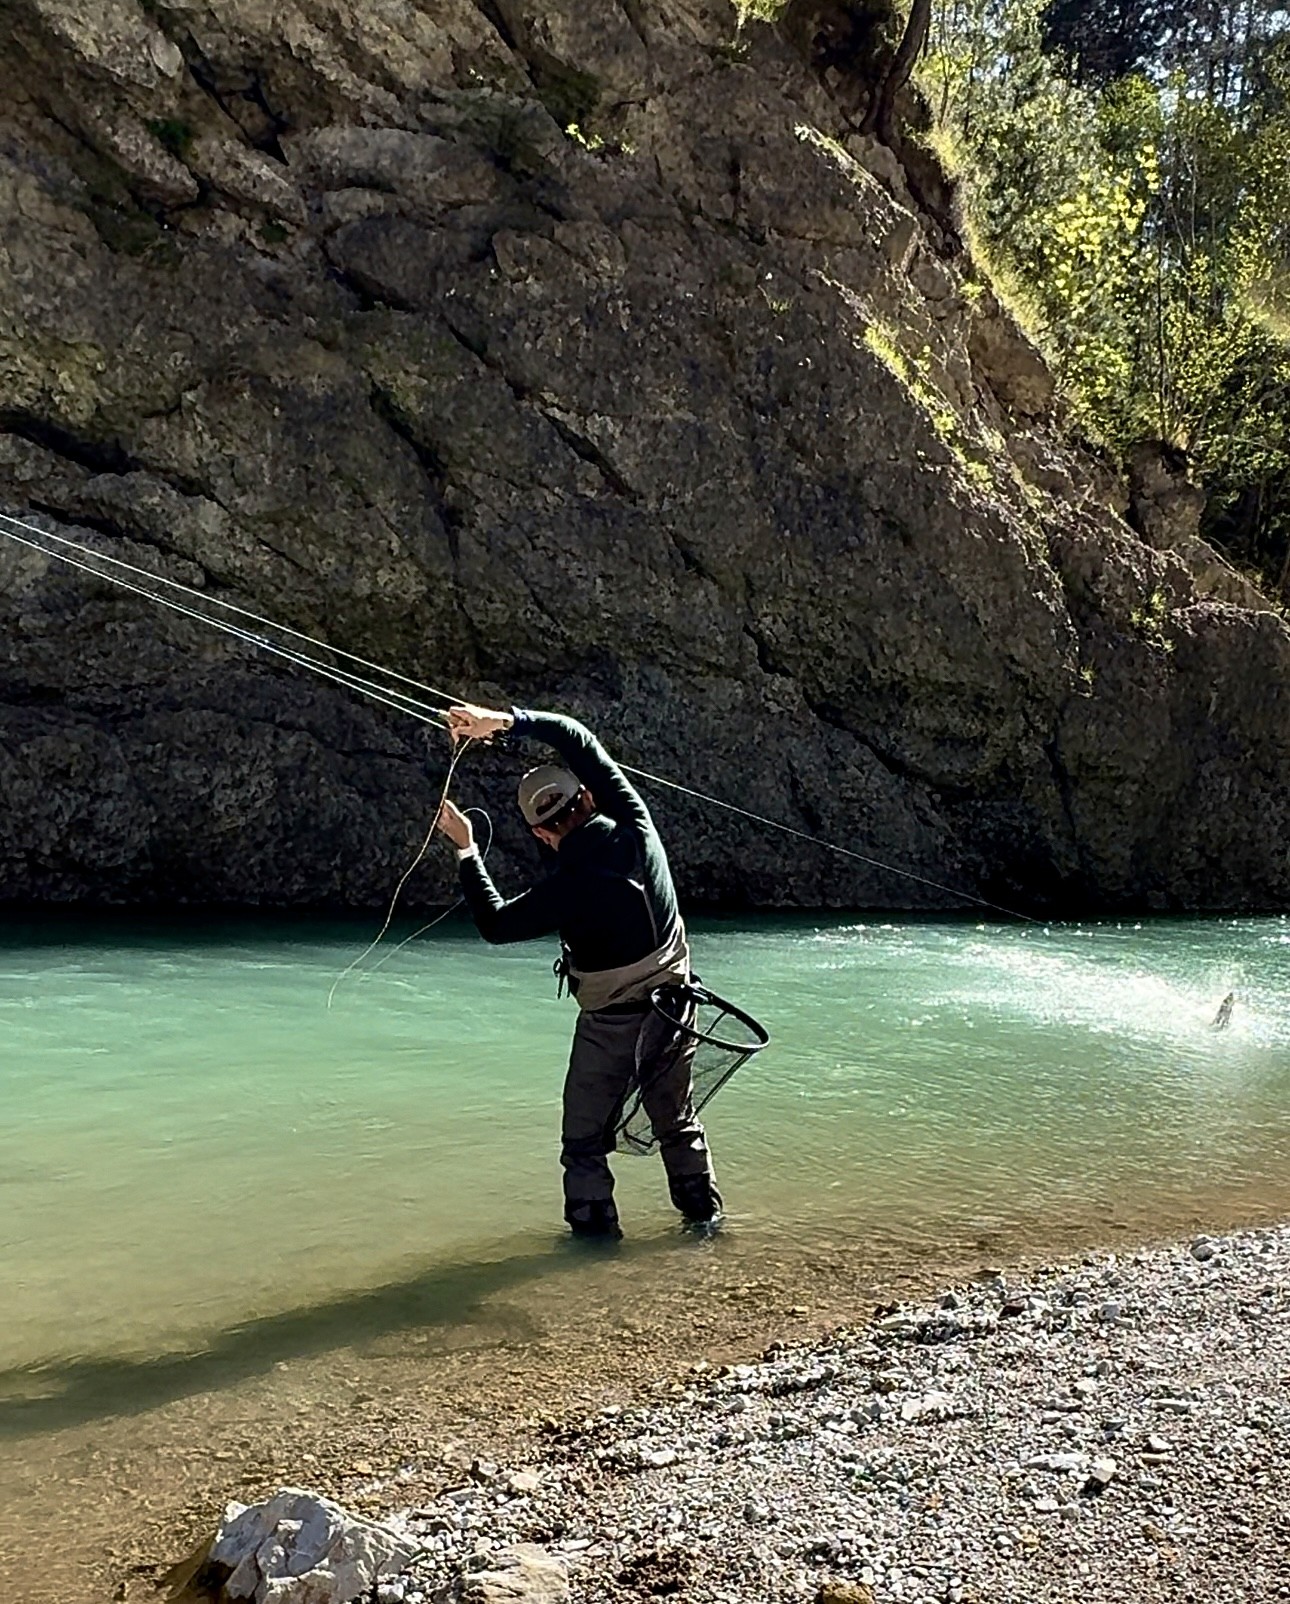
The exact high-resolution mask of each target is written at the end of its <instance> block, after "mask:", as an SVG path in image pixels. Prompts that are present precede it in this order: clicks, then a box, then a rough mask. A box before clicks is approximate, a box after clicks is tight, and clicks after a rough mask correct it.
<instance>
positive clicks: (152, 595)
mask: <svg viewBox="0 0 1290 1604" xmlns="http://www.w3.org/2000/svg"><path fill="white" fill-rule="evenodd" d="M5 516H7V515H6V514H4V513H0V518H4V517H5ZM29 527H32V528H34V527H35V526H34V525H31V526H29ZM36 532H37V533H38V534H39V533H41V531H39V530H37V531H36ZM0 535H4V536H6V538H7V539H9V540H12V541H15V542H16V543H17V544H18V545H20V546H27V547H29V548H30V549H31V550H32V551H38V552H39V553H40V554H41V556H43V557H53V558H54V559H55V560H56V561H58V562H61V563H66V564H67V565H68V566H69V567H72V568H77V569H79V570H80V571H81V572H82V573H86V574H89V575H90V576H91V577H92V578H94V579H105V580H107V581H108V582H109V583H110V584H113V585H116V586H118V587H119V588H120V589H122V590H126V591H129V592H130V593H131V594H132V595H135V596H142V597H143V598H144V599H145V600H146V601H151V602H156V603H157V605H158V606H159V607H166V608H169V610H170V611H171V612H173V613H181V614H182V615H183V616H184V617H185V618H195V619H196V620H197V622H198V623H199V624H209V625H210V627H211V628H212V629H216V630H219V632H220V633H221V634H223V635H229V636H232V638H233V639H235V640H240V641H242V642H243V643H244V644H246V645H248V646H258V647H260V648H261V649H262V650H263V651H266V652H272V653H273V655H274V656H275V657H281V658H283V659H285V661H287V662H288V663H294V664H296V665H297V666H298V667H301V668H309V669H312V670H313V672H314V673H316V674H320V675H321V676H322V677H323V678H324V679H329V680H333V681H334V682H335V683H336V684H337V685H343V686H345V687H346V688H347V689H349V690H355V691H358V692H359V693H360V695H363V696H367V697H370V698H371V700H372V701H374V702H381V703H383V704H384V705H385V706H386V707H390V708H393V709H394V711H395V712H397V713H406V714H408V716H409V717H410V718H415V719H418V720H419V721H420V722H421V723H422V724H436V725H438V726H440V727H441V728H445V729H446V728H447V725H446V723H445V721H444V718H443V712H442V710H441V709H439V708H432V707H430V706H429V705H428V704H427V703H424V702H418V701H417V700H416V699H415V698H414V697H411V696H407V695H406V694H405V693H404V692H403V691H397V690H393V689H392V688H390V687H389V686H381V685H377V684H375V683H374V682H373V681H371V680H367V679H364V678H362V676H360V675H358V674H351V673H350V671H349V670H348V669H344V668H336V667H334V666H332V665H331V664H329V663H322V662H319V661H318V660H317V659H316V658H313V657H309V656H307V655H306V654H305V653H303V652H298V651H296V650H295V649H294V648H293V647H290V646H277V645H275V644H274V643H273V642H272V641H270V640H265V638H264V637H263V636H262V635H254V634H252V633H251V631H250V630H246V629H243V628H242V627H241V626H240V625H238V624H234V623H231V622H226V621H225V620H223V619H220V618H212V617H210V615H209V614H207V613H202V612H198V611H197V609H196V608H193V607H186V606H185V605H184V604H183V603H182V602H178V601H175V600H173V598H171V597H169V596H158V595H157V594H156V592H155V591H151V590H148V589H146V588H145V587H144V586H142V585H136V584H133V583H132V582H131V581H130V580H128V579H122V578H121V577H120V576H119V575H117V574H105V573H104V572H103V571H102V570H101V569H98V568H94V567H92V566H91V565H90V564H89V563H84V562H81V561H79V560H78V559H77V558H75V557H68V556H66V555H64V553H62V552H57V551H49V550H47V549H46V548H45V547H44V546H42V545H40V544H39V543H38V542H37V541H34V540H27V539H25V538H24V537H23V536H22V535H16V534H14V533H13V531H12V530H10V529H0ZM80 549H82V550H83V551H85V552H86V553H87V554H88V555H89V556H91V557H95V558H99V557H102V556H103V554H102V553H100V552H96V551H94V549H93V548H92V547H88V546H86V547H82V548H80ZM105 560H109V561H110V560H114V559H105ZM125 566H127V567H128V566H130V565H129V564H126V565H125ZM134 571H135V572H136V573H140V574H143V576H144V577H145V578H159V577H160V576H159V575H150V574H148V572H147V570H146V569H135V570H134ZM171 583H175V582H174V581H171ZM180 589H183V590H188V589H189V587H188V586H180ZM189 593H190V594H191V595H194V596H196V597H198V599H199V600H211V601H214V600H215V598H214V597H203V596H202V593H201V592H200V591H190V592H189ZM223 605H226V606H231V605H232V604H231V603H225V604H223ZM236 610H237V611H239V612H240V611H242V610H243V609H240V608H239V609H236ZM248 616H250V617H255V616H256V615H255V614H249V615H248ZM265 622H266V623H269V624H270V627H272V628H283V627H284V626H281V625H274V624H272V621H271V620H265ZM287 633H288V634H295V633H296V631H294V630H288V631H287ZM305 638H308V637H305ZM340 655H341V656H346V655H348V654H346V653H341V654H340ZM398 677H399V678H402V676H398Z"/></svg>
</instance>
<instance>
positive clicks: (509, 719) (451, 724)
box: [448, 702, 515, 741]
mask: <svg viewBox="0 0 1290 1604" xmlns="http://www.w3.org/2000/svg"><path fill="white" fill-rule="evenodd" d="M514 722H515V717H514V715H513V714H511V713H494V712H492V711H491V710H490V709H489V708H487V707H475V706H474V705H473V704H472V703H470V702H462V703H460V704H459V705H458V706H456V707H450V708H449V709H448V733H449V734H450V735H451V736H452V738H453V740H454V741H490V740H492V738H493V736H494V735H500V734H501V733H502V731H503V730H509V729H510V727H511V725H512V724H514Z"/></svg>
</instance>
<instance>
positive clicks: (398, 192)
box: [0, 0, 1290, 910]
mask: <svg viewBox="0 0 1290 1604" xmlns="http://www.w3.org/2000/svg"><path fill="white" fill-rule="evenodd" d="M874 10H875V8H874V7H873V6H870V7H868V8H867V10H866V9H865V8H862V7H861V6H859V5H858V4H857V5H852V6H846V5H833V6H831V7H824V6H821V5H819V4H815V5H802V4H794V5H791V6H790V7H789V11H788V14H787V16H786V18H785V19H784V21H783V23H782V24H781V26H779V27H777V28H772V27H769V26H764V25H750V26H748V27H746V28H743V29H740V28H738V27H737V22H736V17H735V14H734V12H733V11H732V10H731V9H730V7H729V6H728V5H726V4H722V3H717V0H436V3H434V4H433V5H432V4H428V3H426V0H421V3H416V0H365V3H364V4H361V5H360V4H356V3H353V0H280V3H278V4H275V5H272V6H269V5H267V4H264V3H262V0H8V3H7V5H6V7H5V30H4V33H3V35H0V70H2V71H3V76H4V82H5V83H6V85H9V86H12V88H13V90H14V94H13V97H12V98H11V99H10V100H9V101H8V102H7V104H6V106H5V108H4V110H3V112H2V113H0V502H2V503H3V505H4V506H5V508H6V509H8V510H10V511H14V512H18V513H20V514H22V515H23V516H35V517H36V519H37V521H39V522H43V524H44V526H45V527H48V528H51V529H59V530H61V531H62V532H68V531H74V532H77V531H78V532H79V533H78V534H77V538H83V539H85V540H86V541H87V542H89V543H90V544H94V545H96V546H98V547H99V549H102V550H105V551H109V552H112V553H115V554H117V555H121V556H124V557H126V558H127V559H128V560H130V561H134V562H137V563H138V564H139V565H140V566H143V567H151V568H153V569H155V570H156V571H158V572H161V573H164V574H167V575H170V576H172V577H175V578H179V579H181V580H183V581H185V582H186V583H191V584H195V585H197V586H199V587H201V588H204V589H207V590H209V591H210V592H211V593H212V594H215V595H219V596H223V597H227V598H229V599H233V600H236V601H239V602H241V603H243V604H247V605H251V606H254V607H256V608H257V609H259V610H262V611H267V612H269V613H271V614H273V615H274V616H276V617H279V618H281V619H282V620H283V621H284V622H287V623H290V624H293V625H295V626H297V627H300V628H303V629H306V630H308V631H309V632H310V633H311V634H320V635H324V636H326V637H327V638H329V639H331V640H332V641H334V642H335V643H336V644H337V645H340V646H342V647H347V648H349V649H351V650H355V651H358V652H361V653H362V654H363V655H365V656H369V657H373V658H376V659H378V660H381V661H387V662H390V663H392V664H395V665H397V666H399V667H401V668H402V669H404V670H405V671H406V672H408V673H410V674H414V675H417V676H419V677H426V678H429V679H430V680H432V681H433V682H434V683H436V684H440V685H444V684H446V685H449V686H453V687H458V688H460V689H461V690H463V691H466V692H470V693H474V694H477V695H479V696H481V697H497V696H500V695H505V696H506V697H508V698H511V699H514V700H517V701H520V702H525V703H529V704H531V705H554V706H559V707H563V708H566V709H569V710H571V711H574V712H577V713H580V714H582V715H584V716H586V717H587V718H588V719H589V720H590V722H592V723H593V724H594V725H595V726H596V727H597V728H598V729H599V730H600V731H601V732H602V733H603V734H604V736H605V738H606V739H607V741H608V742H609V743H610V744H611V745H612V746H613V747H615V748H616V749H617V750H618V751H619V752H620V753H621V754H622V755H624V756H625V757H626V758H628V759H629V760H633V761H636V762H638V763H640V764H642V765H643V766H644V767H647V768H650V769H653V770H656V771H658V772H660V773H663V774H666V775H669V776H673V777H676V778H679V779H683V780H685V781H687V782H689V783H691V784H693V785H697V786H699V787H701V788H703V789H705V790H710V791H713V792H716V793H718V794H721V795H724V796H727V797H729V798H730V799H731V800H733V801H736V802H739V803H741V804H742V805H744V806H746V807H750V808H754V809H756V810H759V811H763V812H767V813H770V814H773V815H775V816H777V817H779V818H782V819H784V820H785V821H786V822H788V823H791V824H794V825H797V826H799V827H801V828H806V829H809V830H812V831H819V832H822V833H824V834H825V835H828V836H830V837H832V838H834V839H837V840H839V841H841V842H844V843H847V844H850V845H852V846H855V847H857V848H859V849H860V850H862V851H864V852H867V853H870V854H872V855H874V856H876V857H879V858H882V859H887V860H890V861H892V862H893V863H896V864H899V865H900V866H902V867H904V868H906V869H908V870H911V871H914V872H916V873H918V874H922V875H925V876H929V877H931V878H933V879H935V880H938V881H943V882H948V883H949V884H951V885H954V886H959V887H962V888H964V889H967V890H970V891H973V892H976V893H978V894H983V895H986V896H992V897H998V898H1000V899H1001V900H1004V901H1007V902H1011V903H1020V904H1022V905H1023V906H1025V907H1028V908H1031V909H1032V910H1033V909H1035V908H1041V907H1042V908H1048V909H1053V910H1076V909H1085V908H1090V907H1106V908H1109V907H1121V906H1130V905H1140V906H1149V907H1189V908H1195V907H1208V906H1220V905H1221V906H1233V905H1238V904H1240V905H1255V906H1270V905H1276V904H1281V905H1284V903H1285V902H1286V901H1287V899H1290V863H1288V861H1287V851H1286V845H1285V843H1286V825H1287V802H1286V798H1287V794H1288V793H1290V733H1288V730H1290V726H1288V724H1287V717H1286V714H1287V692H1288V690H1290V631H1288V630H1287V628H1286V626H1285V624H1284V623H1283V622H1282V620H1281V619H1280V618H1279V617H1278V616H1276V615H1275V614H1274V613H1272V612H1271V611H1266V610H1262V611H1261V610H1258V605H1257V604H1258V598H1257V597H1255V596H1253V595H1252V594H1249V593H1245V592H1242V591H1241V590H1240V589H1239V587H1238V588H1236V589H1233V588H1232V585H1233V584H1234V583H1235V581H1234V576H1231V575H1230V573H1229V572H1227V571H1225V570H1222V567H1221V564H1218V565H1217V568H1216V567H1215V565H1214V563H1211V561H1210V559H1211V558H1213V553H1212V552H1211V553H1208V555H1207V556H1205V557H1204V560H1203V561H1196V560H1193V558H1194V552H1192V550H1191V548H1190V547H1188V546H1187V544H1186V542H1185V541H1184V542H1183V543H1182V546H1181V547H1180V549H1179V550H1172V549H1169V538H1168V519H1167V518H1166V517H1165V515H1164V512H1162V510H1161V509H1162V506H1163V502H1162V499H1161V496H1160V495H1159V494H1157V495H1156V496H1155V499H1154V501H1153V502H1152V512H1151V517H1150V518H1148V519H1139V520H1138V524H1139V528H1141V529H1142V530H1143V532H1144V534H1143V536H1140V535H1139V534H1137V533H1135V532H1134V531H1133V530H1132V529H1131V528H1130V527H1129V525H1128V524H1127V523H1125V522H1123V521H1122V520H1121V518H1120V517H1119V516H1118V514H1117V512H1116V511H1115V510H1113V505H1114V501H1115V494H1114V489H1113V488H1111V489H1102V490H1099V489H1098V488H1097V487H1096V486H1095V484H1094V483H1093V480H1092V477H1091V469H1090V466H1089V465H1088V464H1086V463H1082V462H1081V461H1079V460H1077V459H1076V458H1074V457H1073V456H1072V455H1070V453H1068V452H1067V451H1066V450H1065V449H1064V448H1062V447H1061V446H1060V445H1059V444H1058V443H1057V435H1056V432H1055V429H1054V427H1053V423H1052V418H1051V411H1052V408H1053V395H1052V384H1051V381H1050V378H1049V375H1048V374H1047V372H1046V371H1045V369H1044V366H1043V364H1042V362H1041V361H1040V360H1039V358H1038V357H1037V355H1036V353H1035V352H1034V351H1033V350H1032V349H1031V348H1030V347H1029V346H1028V345H1027V343H1026V342H1025V340H1024V339H1023V338H1022V336H1021V335H1020V334H1019V333H1018V331H1017V330H1016V328H1015V327H1014V326H1013V325H1012V324H1011V323H1010V321H1009V319H1008V317H1007V316H1006V314H1005V313H1003V312H1002V311H1001V310H1000V308H999V307H998V306H997V305H996V304H995V303H994V301H993V299H992V297H991V296H990V294H989V293H988V291H983V290H981V289H979V288H977V287H975V286H974V285H973V284H972V282H971V280H970V264H968V263H967V262H966V260H965V259H964V258H963V256H962V254H961V250H960V247H959V245H958V242H957V240H956V238H955V237H954V229H953V219H952V217H951V216H949V215H948V214H947V212H946V209H945V206H944V199H943V197H944V194H945V185H944V183H943V181H942V180H940V179H938V176H937V174H936V172H935V168H934V165H933V164H932V163H931V162H930V161H929V159H928V158H927V157H926V156H925V155H922V154H920V153H919V151H918V149H917V147H916V145H915V144H914V143H913V141H912V140H909V139H906V141H905V144H904V148H901V146H900V140H899V137H897V148H895V149H893V148H891V147H889V146H888V145H885V144H881V143H879V142H877V141H876V140H875V139H874V138H872V137H871V136H867V135H865V134H863V133H861V132H859V131H858V130H859V129H861V128H862V126H863V125H864V120H865V110H866V107H867V106H868V105H870V104H871V103H872V97H873V94H874V93H875V83H874V77H873V75H874V72H875V70H876V68H875V65H874V63H875V60H876V59H877V57H876V55H875V52H874V51H873V50H871V49H869V44H870V43H871V35H872V36H873V37H876V34H875V33H874V30H875V29H876V28H877V23H875V22H874V19H873V18H872V17H870V16H869V15H868V12H872V11H874ZM1147 477H1148V478H1151V476H1150V475H1148V476H1147ZM1158 478H1159V476H1158V475H1156V477H1155V478H1154V479H1152V480H1151V482H1152V484H1153V485H1154V486H1155V489H1156V490H1157V491H1158V490H1159V484H1158ZM1170 504H1171V505H1172V503H1170ZM1189 538H1190V537H1189ZM1148 540H1149V542H1150V543H1148ZM1162 547H1163V548H1165V549H1161V548H1162ZM1206 551H1208V548H1206ZM1215 562H1216V559H1215ZM1234 599H1235V602H1240V601H1245V602H1251V601H1252V602H1254V603H1255V605H1254V606H1248V605H1247V606H1242V605H1236V604H1234ZM444 758H445V752H444V750H442V749H441V744H440V740H439V738H437V737H436V738H435V739H434V740H427V738H426V736H425V734H424V732H423V731H422V730H421V729H420V728H419V727H417V726H415V725H411V724H408V723H406V722H403V721H400V720H399V719H398V718H397V716H395V715H393V714H386V713H384V712H383V711H382V710H381V709H379V708H376V709H373V708H370V707H369V706H368V705H367V704H364V703H362V702H360V701H359V700H357V699H356V698H353V697H351V696H350V695H349V694H348V693H346V692H343V691H340V690H337V689H335V688H334V687H331V686H328V685H326V684H325V683H323V682H320V681H315V680H313V679H307V678H304V677H302V676H299V675H297V674H296V673H294V672H293V671H291V670H289V669H285V668H283V667H282V666H281V665H278V666H275V665H274V664H273V663H272V661H271V660H267V659H263V658H260V657H257V655H256V654H255V653H254V652H253V651H251V650H249V649H247V648H245V647H242V646H238V645H235V644H232V643H229V642H227V641H226V640H224V639H222V638H221V637H218V636H214V635H211V634H210V633H209V632H208V631H206V630H205V629H204V628H203V626H201V625H199V624H196V623H189V622H187V621H184V620H176V619H173V618H172V617H170V616H169V615H162V614H159V613H158V612H157V611H156V610H155V609H154V608H152V607H151V606H150V605H149V604H147V603H143V602H139V601H136V600H135V599H133V598H131V597H129V596H127V595H123V594H122V593H120V592H118V591H115V590H112V589H110V588H109V587H107V586H106V585H105V584H103V583H102V582H101V581H97V580H93V579H88V578H86V577H85V576H83V575H79V574H76V573H74V572H70V571H68V570H60V569H59V568H58V567H57V565H54V564H51V563H50V562H49V561H47V560H46V559H45V558H43V557H41V556H38V555H36V554H34V553H31V552H29V551H25V550H23V549H22V548H19V547H16V546H12V545H11V544H10V543H8V542H6V541H0V802H2V812H0V817H2V818H3V832H2V834H0V898H8V899H51V900H54V899H57V900H69V899H101V900H117V901H139V902H143V901H150V900H176V899H183V900H198V901H234V902H267V903H274V904H284V905H290V904H304V903H331V904H334V905H348V906H358V905H363V906H369V905H373V904H377V903H380V902H381V901H382V899H383V898H384V897H385V896H387V895H388V892H389V891H390V889H391V887H392V884H393V881H394V879H395V878H397V875H398V873H399V871H400V870H401V868H402V867H403V866H404V864H405V863H406V861H407V859H408V857H409V856H410V854H411V852H412V850H413V849H414V847H415V845H416V843H417V842H418V841H419V840H420V838H421V835H422V833H423V831H424V828H425V824H426V816H427V813H428V811H429V809H430V807H431V805H432V801H433V798H434V795H435V793H436V782H437V781H438V780H439V779H440V778H441V776H442V772H443V765H444ZM469 761H470V764H471V767H470V768H468V769H467V770H466V771H464V772H463V775H462V781H461V787H460V789H461V793H462V794H463V795H464V796H468V797H469V796H473V795H475V794H484V795H486V796H488V797H489V798H490V799H491V800H492V801H493V802H494V804H495V805H496V807H497V809H498V811H499V813H500V814H501V815H502V818H501V819H500V820H499V823H501V824H502V830H501V839H500V844H499V848H498V860H497V861H498V863H499V865H500V867H501V869H502V872H503V875H504V876H505V874H506V872H507V870H508V869H517V867H518V865H517V864H515V863H508V862H507V859H508V857H509V856H511V855H512V854H513V850H514V849H515V848H516V847H517V845H518V844H519V838H518V836H517V834H516V833H515V831H514V828H513V825H512V824H511V823H510V808H509V803H508V801H507V796H508V793H509V787H510V784H511V779H510V775H511V771H512V770H513V769H514V768H515V766H516V760H515V758H514V757H511V758H510V759H509V760H508V759H506V758H504V757H502V756H499V755H496V754H494V755H490V756H487V757H480V758H472V759H471V760H469ZM653 800H655V801H656V802H657V804H658V811H659V815H660V819H661V822H662V823H663V825H664V829H665V832H666V834H667V835H668V836H669V838H670V842H671V846H672V852H673V857H674V861H675V863H676V866H677V869H678V872H679V877H680V879H681V880H682V883H683V887H684V889H685V890H686V891H687V892H688V893H689V894H690V895H691V896H692V897H698V898H705V899H718V900H727V901H736V902H754V903H761V904H794V903H797V904H817V905H818V904H829V903H875V904H889V905H913V906H929V905H939V906H953V905H954V902H953V899H952V898H949V897H946V896H945V895H943V894H940V893H936V892H933V891H931V890H929V889H927V888H924V887H920V886H918V885H916V884H913V883H911V882H908V881H902V880H899V879H895V878H892V877H891V876H889V875H886V874H883V873H881V872H879V871H876V870H869V869H866V868H864V867H863V866H861V865H858V864H849V863H847V862H845V861H843V860H839V859H835V858H831V857H829V856H827V855H825V854H823V853H818V854H817V853H815V852H813V851H812V850H811V849H808V848H797V847H789V848H788V849H787V850H786V849H785V846H784V844H783V841H782V838H778V837H776V836H774V835H770V834H768V833H766V832H763V831H761V830H758V829H756V828H754V827H752V826H743V825H739V824H737V823H733V824H732V822H731V821H730V820H729V819H728V817H727V816H725V815H721V814H717V813H715V812H713V811H711V810H708V809H703V808H700V807H698V806H696V805H695V804H692V803H690V802H687V801H685V800H684V799H680V798H676V797H674V796H673V795H671V794H669V793H658V795H657V796H656V797H654V798H653ZM447 883H448V873H447V866H446V865H443V864H442V863H439V862H437V861H436V864H435V866H434V867H432V868H431V869H429V870H427V871H426V872H425V874H424V875H423V876H422V877H421V878H420V880H419V882H418V884H417V888H416V891H415V896H416V897H417V898H418V899H420V900H433V899H434V898H435V897H436V896H439V895H442V893H443V891H444V889H445V887H446V885H447Z"/></svg>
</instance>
